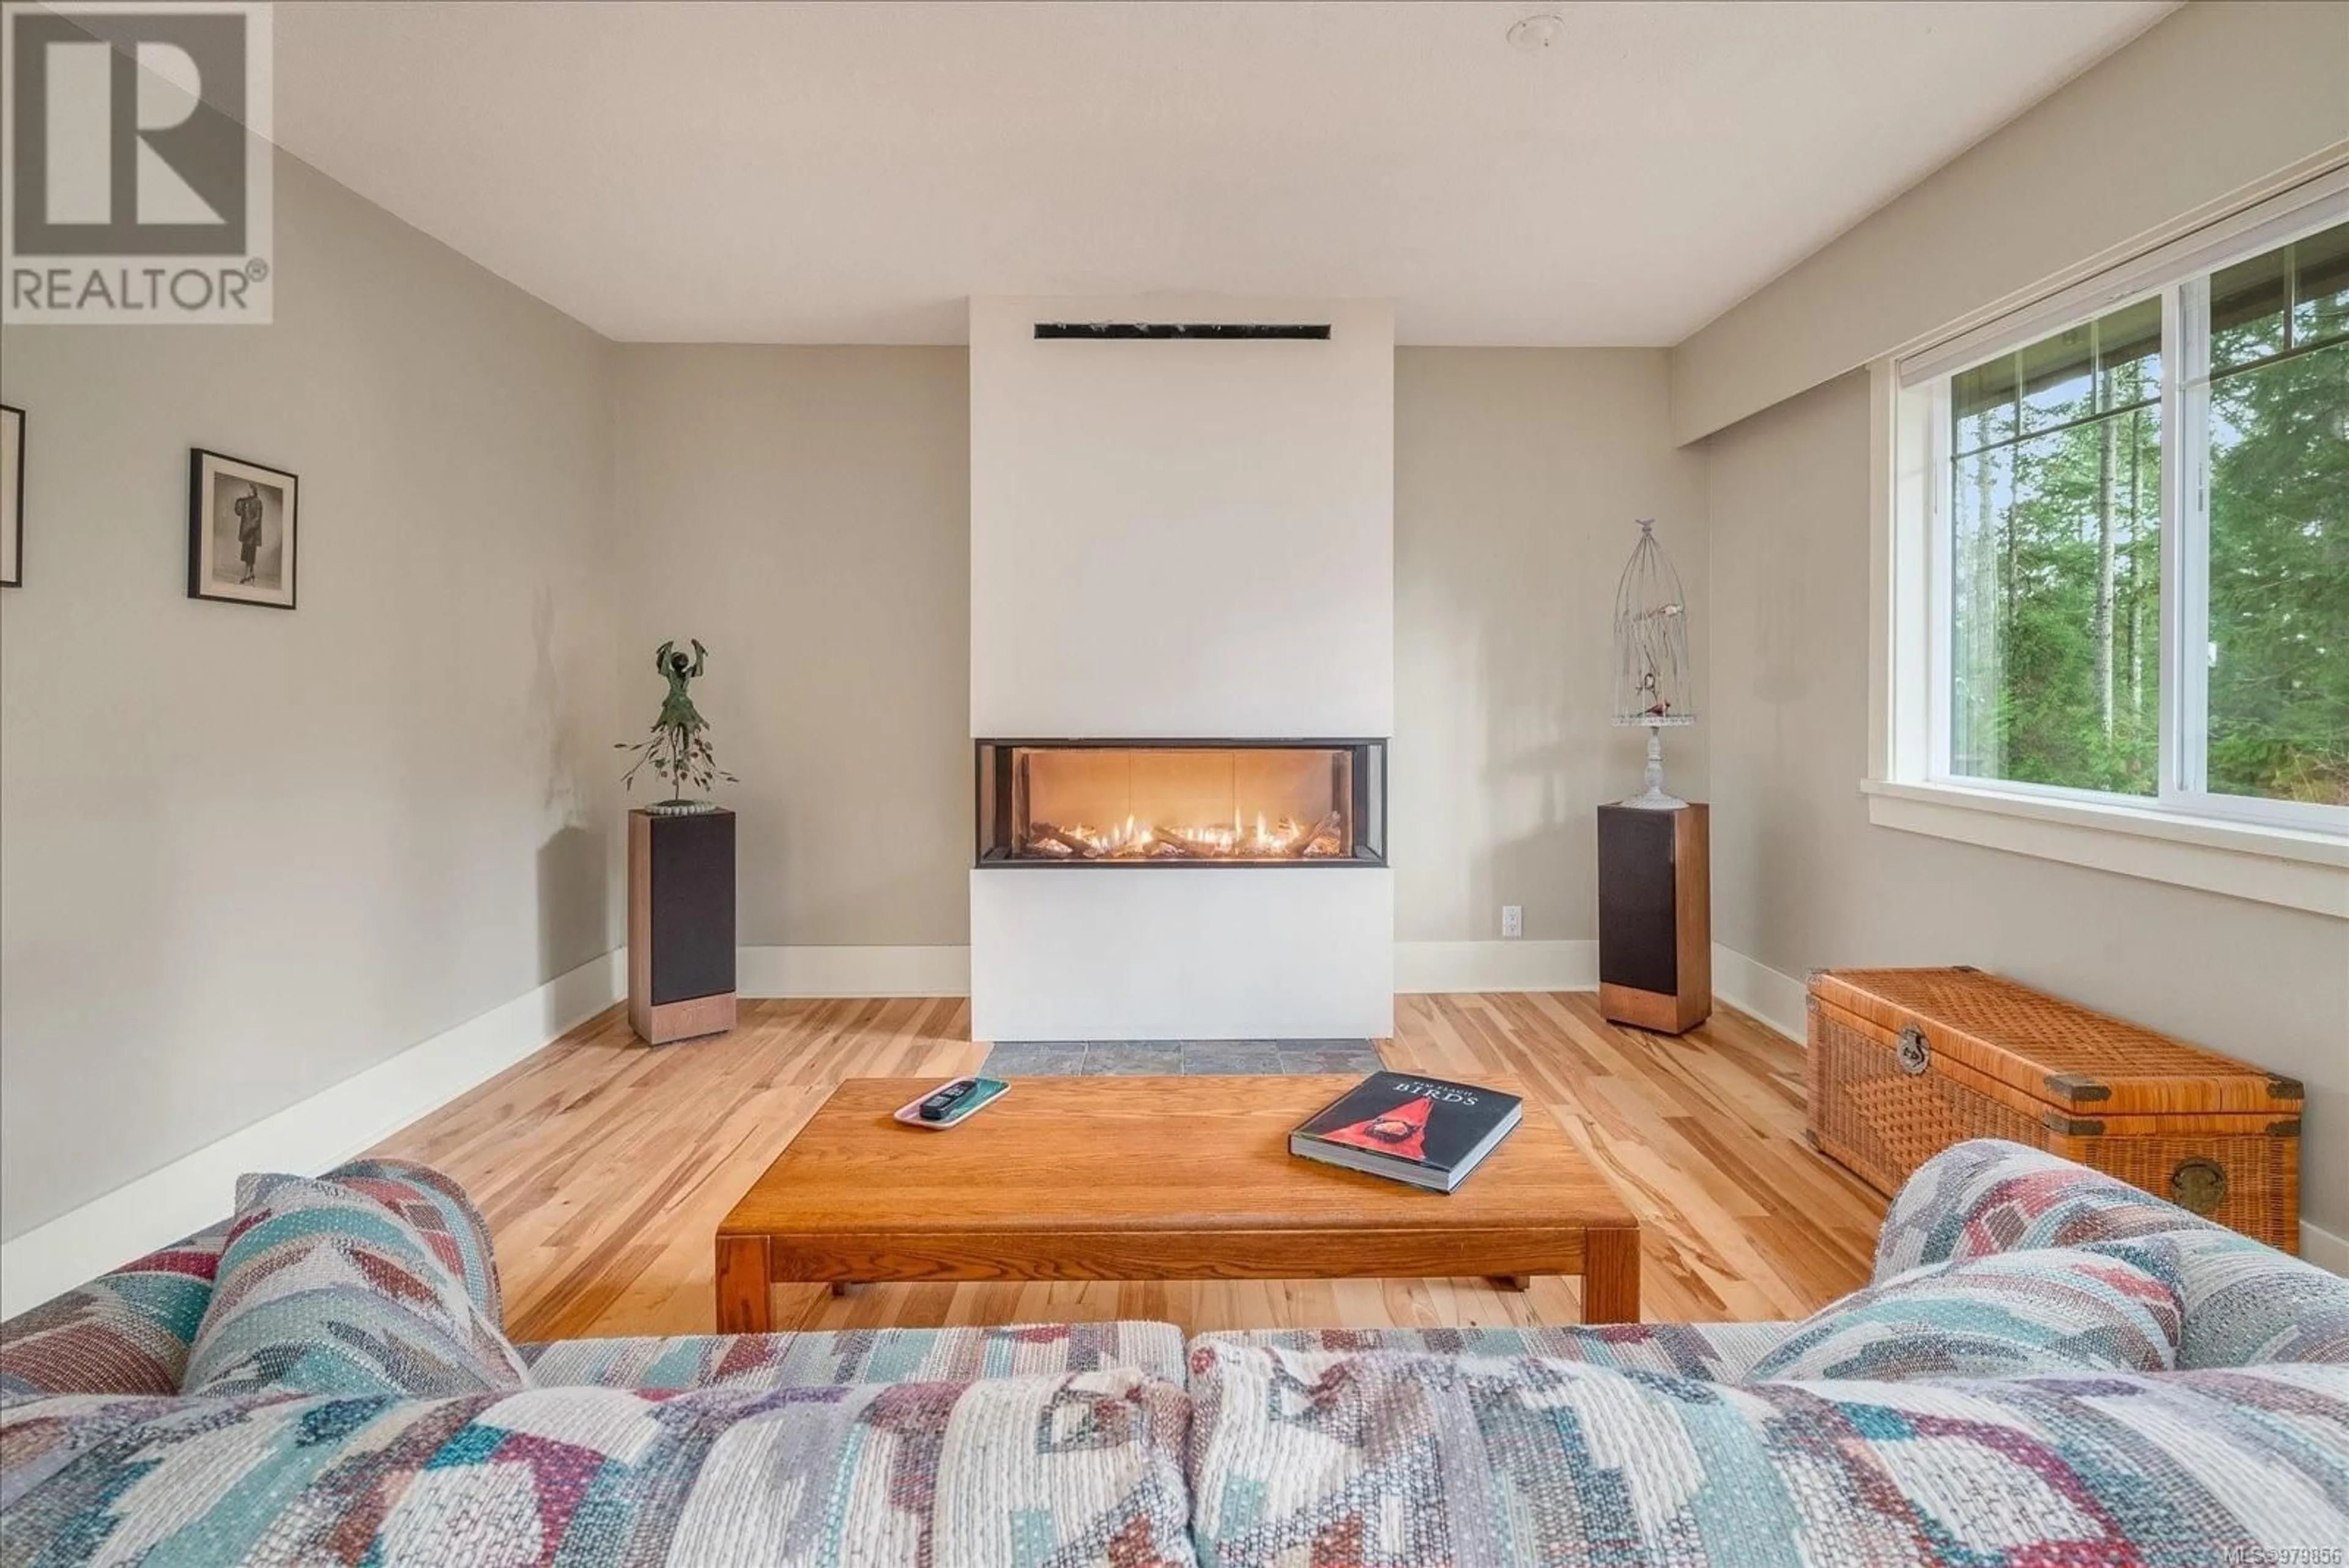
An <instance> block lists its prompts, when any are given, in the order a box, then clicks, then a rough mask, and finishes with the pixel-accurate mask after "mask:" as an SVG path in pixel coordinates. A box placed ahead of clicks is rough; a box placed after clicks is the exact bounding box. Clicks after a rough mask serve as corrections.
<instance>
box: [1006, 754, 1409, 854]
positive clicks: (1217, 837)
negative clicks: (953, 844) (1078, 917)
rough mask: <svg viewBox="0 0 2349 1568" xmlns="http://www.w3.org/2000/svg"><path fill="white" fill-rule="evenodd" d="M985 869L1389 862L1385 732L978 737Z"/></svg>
mask: <svg viewBox="0 0 2349 1568" xmlns="http://www.w3.org/2000/svg"><path fill="white" fill-rule="evenodd" d="M1386 794H1387V743H1386V742H1384V741H991V740H990V741H980V742H978V866H979V867H981V868H982V869H987V868H991V867H1038V866H1068V867H1082V866H1175V867H1184V866H1187V867H1213V866H1383V865H1385V864H1386V849H1387V815H1386V814H1387V807H1386Z"/></svg>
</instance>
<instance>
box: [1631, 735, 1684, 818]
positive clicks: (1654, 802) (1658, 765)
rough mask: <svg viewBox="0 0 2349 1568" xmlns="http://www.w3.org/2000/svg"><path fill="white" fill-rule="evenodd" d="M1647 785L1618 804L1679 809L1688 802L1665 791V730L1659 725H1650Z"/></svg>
mask: <svg viewBox="0 0 2349 1568" xmlns="http://www.w3.org/2000/svg"><path fill="white" fill-rule="evenodd" d="M1642 782H1643V783H1645V784H1646V785H1647V787H1646V788H1645V789H1643V790H1641V791H1640V793H1639V794H1635V795H1633V796H1631V797H1630V799H1629V800H1622V801H1618V802H1616V804H1617V805H1634V806H1638V807H1639V808H1640V810H1642V811H1677V810H1679V809H1680V808H1681V807H1682V806H1684V805H1687V804H1688V802H1686V801H1684V800H1682V798H1681V797H1680V796H1678V795H1676V794H1665V793H1664V732H1663V731H1662V729H1661V728H1660V727H1659V726H1657V725H1654V724H1651V725H1649V726H1648V771H1647V777H1646V778H1645V780H1643V781H1642Z"/></svg>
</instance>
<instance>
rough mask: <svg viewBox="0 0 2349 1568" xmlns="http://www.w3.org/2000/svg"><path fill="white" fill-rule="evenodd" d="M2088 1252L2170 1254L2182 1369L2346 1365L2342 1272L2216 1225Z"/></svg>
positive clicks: (2348, 1337)
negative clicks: (2182, 1310)
mask: <svg viewBox="0 0 2349 1568" xmlns="http://www.w3.org/2000/svg"><path fill="white" fill-rule="evenodd" d="M2088 1251H2095V1252H2111V1253H2113V1254H2115V1255H2116V1256H2121V1257H2129V1258H2133V1259H2136V1260H2138V1261H2144V1260H2145V1259H2147V1258H2148V1257H2151V1256H2157V1255H2158V1256H2164V1257H2166V1258H2167V1259H2168V1267H2169V1268H2171V1269H2172V1270H2173V1271H2174V1272H2176V1274H2177V1276H2178V1281H2179V1282H2180V1285H2181V1294H2182V1297H2183V1299H2184V1302H2185V1306H2186V1321H2185V1329H2184V1332H2183V1333H2182V1334H2181V1335H2180V1336H2179V1339H2178V1366H2181V1367H2185V1368H2189V1369H2198V1368H2204V1367H2217V1366H2262V1365H2266V1364H2269V1363H2273V1362H2286V1361H2292V1362H2311V1363H2315V1364H2318V1365H2323V1366H2349V1279H2344V1278H2342V1277H2341V1276H2340V1275H2339V1274H2335V1273H2331V1272H2327V1271H2325V1270H2323V1269H2320V1268H2318V1267H2316V1266H2315V1265H2314V1264H2313V1263H2306V1262H2302V1261H2301V1260H2300V1259H2298V1258H2294V1257H2290V1256H2287V1255H2286V1254H2284V1253H2282V1252H2279V1251H2276V1250H2275V1249H2274V1248H2273V1247H2271V1246H2268V1245H2267V1244H2266V1243H2264V1242H2261V1241H2253V1240H2252V1239H2251V1237H2249V1236H2239V1235H2237V1234H2236V1233H2235V1232H2234V1231H2222V1230H2220V1229H2217V1228H2216V1227H2213V1228H2211V1229H2209V1230H2207V1231H2170V1232H2168V1233H2165V1234H2162V1235H2158V1236H2145V1237H2139V1238H2137V1239H2134V1240H2130V1241H2102V1242H2098V1243H2096V1244H2095V1246H2093V1247H2090V1248H2089V1249H2088Z"/></svg>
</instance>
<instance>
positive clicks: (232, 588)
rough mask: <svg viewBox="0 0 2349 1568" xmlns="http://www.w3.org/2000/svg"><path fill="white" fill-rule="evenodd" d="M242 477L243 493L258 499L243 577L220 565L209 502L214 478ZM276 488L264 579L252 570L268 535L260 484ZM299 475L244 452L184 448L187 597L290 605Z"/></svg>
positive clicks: (296, 571) (295, 573) (297, 557)
mask: <svg viewBox="0 0 2349 1568" xmlns="http://www.w3.org/2000/svg"><path fill="white" fill-rule="evenodd" d="M222 480H227V481H229V482H231V483H234V482H236V481H243V482H244V483H246V484H247V486H248V487H249V491H248V493H251V494H253V495H254V498H255V499H256V500H258V501H260V502H261V504H262V507H261V510H260V511H259V512H258V513H257V514H255V517H254V524H255V532H254V541H253V543H254V555H253V557H252V558H250V559H248V560H246V561H245V566H246V571H247V574H248V576H247V579H246V580H243V581H241V580H239V579H238V578H237V577H236V576H234V574H233V573H232V572H229V571H227V570H226V569H225V566H226V563H224V562H223V561H222V560H221V559H220V558H219V552H218V542H219V540H220V536H221V535H220V528H221V522H220V518H219V517H218V515H217V514H216V509H215V503H216V501H217V499H218V497H219V494H220V490H221V486H220V483H219V482H220V481H222ZM264 486H265V487H267V488H269V489H272V490H274V491H275V492H276V505H277V519H278V528H279V535H278V540H277V560H276V566H275V571H274V575H273V576H271V577H270V578H267V579H264V578H262V577H261V576H259V575H258V568H259V566H260V560H261V557H262V556H264V554H265V553H266V549H267V545H268V539H267V535H266V531H265V530H266V524H267V521H268V514H267V507H268V504H269V503H268V498H265V497H262V496H261V495H260V494H259V491H260V489H261V488H262V487H264ZM301 536H302V481H301V478H300V476H299V475H297V474H295V473H294V472H291V471H289V470H286V469H283V468H274V467H272V466H271V465H270V464H268V463H265V462H254V461H253V460H252V459H250V458H243V457H235V456H232V455H231V454H229V453H227V452H214V451H212V450H211V449H210V448H208V447H201V446H196V447H190V448H189V449H188V597H190V598H191V599H210V600H212V602H213V603H215V604H232V605H253V606H256V607H260V608H262V609H285V610H290V609H292V608H294V607H295V587H296V585H297V583H298V582H299V580H300V571H301V566H302V556H301Z"/></svg>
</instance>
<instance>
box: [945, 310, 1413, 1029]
mask: <svg viewBox="0 0 2349 1568" xmlns="http://www.w3.org/2000/svg"><path fill="white" fill-rule="evenodd" d="M1145 321H1147V322H1185V323H1191V322H1240V323H1247V322H1281V323H1327V324H1328V325H1329V327H1330V336H1329V337H1328V338H1327V339H1326V340H1315V339H1302V340H1292V339H1282V340H1267V339H1246V340H1233V339H1209V340H1200V339H1111V340H1094V339H1065V338H1061V339H1051V338H1047V339H1039V338H1038V337H1036V333H1035V328H1036V325H1037V324H1038V323H1040V322H1145ZM970 448H971V461H970V468H971V658H970V670H971V687H970V722H971V733H972V735H973V736H998V735H1019V736H1030V737H1036V738H1052V737H1066V738H1070V739H1117V738H1134V739H1141V738H1197V739H1210V738H1224V737H1235V738H1262V739H1277V738H1284V737H1311V736H1319V735H1332V736H1372V737H1386V736H1391V735H1392V733H1393V732H1394V325H1393V313H1392V308H1391V307H1390V306H1388V305H1387V304H1385V303H1384V302H1381V301H1338V302H1332V301H1297V300H1279V301H1256V300H1230V299H1219V298H1212V297H1207V298H1202V297H1195V296H1185V297H1174V296H1151V297H1143V298H1114V299H1067V298H1057V299H1039V298H986V299H974V300H972V302H971V306H970ZM1395 849H1396V846H1392V845H1391V846H1389V854H1390V857H1392V854H1393V853H1394V852H1395ZM970 924H971V956H970V963H971V978H970V989H971V1030H972V1033H973V1035H974V1037H975V1038H978V1039H981V1040H1071V1039H1085V1040H1118V1039H1229V1038H1245V1039H1282V1038H1289V1039H1296V1038H1332V1037H1339V1036H1348V1035H1384V1034H1387V1033H1392V1027H1393V1018H1394V978H1395V975H1394V881H1393V875H1392V872H1390V871H1388V870H1386V869H1384V868H1376V869H1372V868H1363V867H1345V868H1338V867H1317V868H1299V867H1229V866H1222V867H1149V868H1136V869H1132V870H1120V869H1105V868H1102V867H1086V868H1084V869H1082V870H1081V871H1072V870H1063V869H1058V868H1052V867H1030V868H1026V869H1003V868H997V869H993V870H987V869H977V868H975V869H973V871H972V872H971V874H970Z"/></svg>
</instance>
